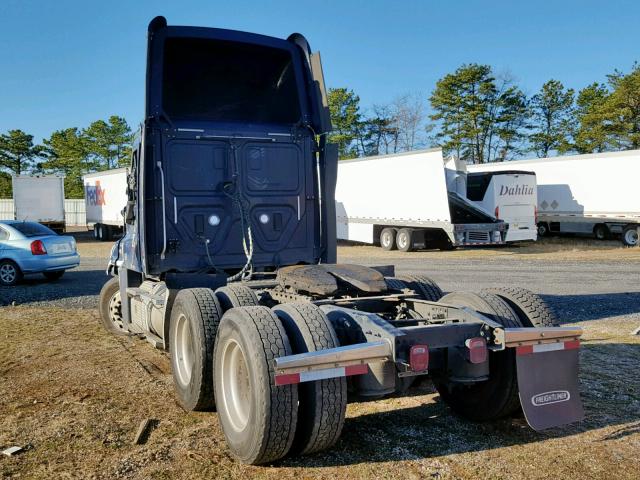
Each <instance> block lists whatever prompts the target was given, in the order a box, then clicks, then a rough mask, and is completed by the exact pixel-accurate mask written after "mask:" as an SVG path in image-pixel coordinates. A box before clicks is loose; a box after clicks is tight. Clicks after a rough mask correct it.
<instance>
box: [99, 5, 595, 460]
mask: <svg viewBox="0 0 640 480" xmlns="http://www.w3.org/2000/svg"><path fill="white" fill-rule="evenodd" d="M330 130H331V123H330V120H329V115H328V106H327V100H326V95H325V88H324V80H323V74H322V66H321V61H320V55H319V54H318V53H312V50H311V49H310V47H309V44H308V42H307V41H306V39H305V38H304V37H303V36H302V35H300V34H292V35H291V36H289V37H288V38H287V39H278V38H272V37H267V36H262V35H256V34H251V33H244V32H236V31H230V30H223V29H216V28H199V27H179V26H168V25H167V22H166V20H165V19H164V18H163V17H156V18H155V19H153V20H152V21H151V23H150V24H149V28H148V52H147V70H146V102H145V116H144V121H143V123H142V126H141V132H140V133H141V135H140V142H139V143H138V144H137V145H136V146H135V148H134V150H133V155H132V163H131V169H130V173H129V180H128V187H127V206H126V211H125V228H126V232H125V235H124V236H123V237H122V238H121V239H119V240H118V241H117V242H116V243H115V244H114V247H113V249H112V253H111V258H110V260H109V262H108V266H107V272H108V273H109V274H110V275H111V276H112V277H111V278H110V279H109V280H108V281H107V282H106V284H105V285H104V287H103V289H102V291H101V293H100V304H99V306H100V314H101V315H100V317H101V321H102V323H103V325H104V327H105V328H106V329H107V330H108V331H109V332H111V333H114V334H117V335H137V336H140V337H143V338H145V339H146V340H147V341H148V342H149V343H151V344H152V345H154V346H156V347H158V348H162V349H165V350H167V351H168V353H169V356H170V360H171V370H172V377H173V383H174V387H175V395H176V397H177V400H178V401H179V403H180V404H181V405H182V406H183V408H184V409H185V410H211V409H215V410H216V411H217V415H218V417H219V420H220V424H221V427H222V431H223V433H224V436H225V439H226V441H227V445H228V447H229V450H230V452H231V453H232V454H233V455H234V456H235V457H236V458H237V459H239V460H240V461H241V462H245V463H249V464H260V463H267V462H272V461H275V460H277V459H279V458H282V457H284V456H286V455H298V454H307V453H312V452H317V451H320V450H324V449H328V448H331V447H332V445H334V444H335V442H336V441H337V439H338V438H339V436H340V433H341V431H342V429H343V427H344V425H345V422H344V420H345V410H346V402H347V398H348V396H352V395H356V396H360V397H365V398H379V397H383V396H385V395H390V394H392V393H394V392H398V391H403V390H405V389H406V388H407V387H408V386H409V385H410V384H411V382H412V380H414V379H415V378H417V377H421V376H422V377H424V376H429V377H431V378H432V379H433V381H434V383H435V385H436V387H437V389H438V391H439V392H440V395H441V396H442V399H443V400H444V401H445V402H446V403H447V404H448V405H450V406H451V409H452V410H453V411H455V412H457V413H458V414H460V415H463V416H465V417H467V418H470V419H471V420H475V421H488V420H493V419H496V418H499V417H502V416H508V415H512V414H514V413H515V412H517V411H519V410H520V409H522V410H523V411H524V414H525V416H526V419H527V421H528V422H529V424H530V425H531V426H532V427H533V428H535V429H544V428H548V427H553V426H558V425H563V424H566V423H571V422H574V421H577V420H579V419H580V418H582V416H583V410H582V405H581V401H580V396H579V392H578V372H577V369H578V347H579V338H580V335H581V330H580V329H578V328H573V327H557V326H556V322H555V320H554V317H553V315H552V313H551V312H550V311H549V310H548V308H547V307H546V305H545V304H544V303H543V302H542V300H541V299H540V298H539V297H537V296H536V295H535V294H532V293H531V292H527V291H525V290H522V289H517V288H513V287H511V288H504V289H492V290H484V291H481V292H479V293H476V294H473V293H461V292H454V293H449V294H447V295H444V294H443V292H442V290H441V289H440V288H439V287H438V286H437V285H436V284H435V283H434V282H433V281H432V280H430V279H428V278H427V277H420V276H409V275H404V276H402V275H395V272H394V271H393V268H390V267H384V266H381V267H377V268H369V267H364V266H359V265H350V264H339V263H336V256H337V255H336V254H337V249H336V232H335V228H336V215H335V186H336V176H337V168H338V161H337V149H336V147H335V146H334V145H332V144H330V143H328V142H327V133H328V132H330ZM363 181H366V179H363ZM122 368H123V369H126V368H128V367H127V366H126V365H125V364H123V365H122ZM131 368H133V366H131ZM141 401H143V399H141Z"/></svg>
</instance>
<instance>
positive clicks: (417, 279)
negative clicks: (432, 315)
mask: <svg viewBox="0 0 640 480" xmlns="http://www.w3.org/2000/svg"><path fill="white" fill-rule="evenodd" d="M396 279H397V280H400V281H401V282H402V283H404V284H405V285H406V286H407V288H410V289H411V290H413V291H414V292H416V293H417V294H418V295H420V298H421V299H423V300H428V301H430V302H437V301H438V300H440V299H441V298H442V296H443V295H444V293H443V292H442V289H441V288H440V287H439V286H438V284H437V283H436V282H434V281H433V280H431V279H430V278H429V277H426V276H424V275H399V276H398V277H396Z"/></svg>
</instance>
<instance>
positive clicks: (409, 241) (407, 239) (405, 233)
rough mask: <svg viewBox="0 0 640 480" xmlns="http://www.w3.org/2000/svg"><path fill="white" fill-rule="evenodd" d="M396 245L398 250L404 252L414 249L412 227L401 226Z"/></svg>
mask: <svg viewBox="0 0 640 480" xmlns="http://www.w3.org/2000/svg"><path fill="white" fill-rule="evenodd" d="M396 245H397V246H398V250H400V251H402V252H412V251H413V230H412V229H410V228H401V229H400V230H398V233H397V234H396Z"/></svg>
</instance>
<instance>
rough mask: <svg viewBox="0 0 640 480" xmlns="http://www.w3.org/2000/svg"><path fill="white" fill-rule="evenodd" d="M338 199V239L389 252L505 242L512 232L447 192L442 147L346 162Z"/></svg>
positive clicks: (340, 175)
mask: <svg viewBox="0 0 640 480" xmlns="http://www.w3.org/2000/svg"><path fill="white" fill-rule="evenodd" d="M335 197H336V217H337V236H338V238H339V239H342V240H353V241H358V242H365V243H370V244H380V246H381V247H382V248H384V249H385V250H392V249H395V248H398V249H399V250H402V251H411V250H413V249H414V248H440V249H450V248H455V247H458V246H469V245H492V244H494V245H495V244H503V243H504V241H505V236H506V229H507V228H508V227H507V225H506V224H505V223H504V222H501V221H498V220H496V219H494V218H492V217H491V216H490V215H487V214H486V212H484V211H482V210H481V209H479V208H477V207H476V206H474V205H472V204H471V203H470V202H468V201H467V200H466V199H464V198H463V197H462V196H460V195H458V194H456V193H455V192H448V191H447V181H446V177H445V168H444V162H443V159H442V151H441V150H440V149H439V148H438V149H431V150H421V151H415V152H408V153H401V154H396V155H383V156H379V157H367V158H358V159H354V160H342V161H340V162H339V164H338V183H337V186H336V195H335Z"/></svg>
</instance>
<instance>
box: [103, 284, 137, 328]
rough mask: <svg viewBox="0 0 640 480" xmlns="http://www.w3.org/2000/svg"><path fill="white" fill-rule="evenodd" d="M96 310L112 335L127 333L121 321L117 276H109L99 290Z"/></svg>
mask: <svg viewBox="0 0 640 480" xmlns="http://www.w3.org/2000/svg"><path fill="white" fill-rule="evenodd" d="M98 311H99V312H100V320H101V321H102V326H103V327H104V328H105V330H107V332H109V333H112V334H114V335H129V332H128V331H127V330H126V329H125V328H124V323H123V322H122V299H121V297H120V283H119V280H118V277H117V276H115V277H111V278H110V279H109V280H108V281H107V283H105V284H104V285H103V286H102V289H101V290H100V300H99V301H98Z"/></svg>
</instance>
